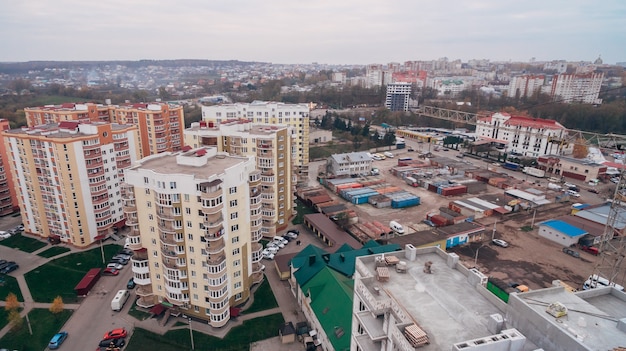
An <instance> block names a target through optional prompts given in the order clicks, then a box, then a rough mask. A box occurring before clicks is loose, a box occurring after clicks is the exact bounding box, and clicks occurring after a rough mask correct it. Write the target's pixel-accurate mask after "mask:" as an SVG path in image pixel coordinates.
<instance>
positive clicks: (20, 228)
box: [15, 224, 24, 232]
mask: <svg viewBox="0 0 626 351" xmlns="http://www.w3.org/2000/svg"><path fill="white" fill-rule="evenodd" d="M15 229H17V230H19V231H20V232H23V231H24V226H23V225H21V224H20V225H18V226H17V227H15Z"/></svg>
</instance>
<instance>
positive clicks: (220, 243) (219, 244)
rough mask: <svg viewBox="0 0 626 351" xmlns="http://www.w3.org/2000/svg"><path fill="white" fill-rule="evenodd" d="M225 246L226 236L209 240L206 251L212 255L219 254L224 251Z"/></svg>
mask: <svg viewBox="0 0 626 351" xmlns="http://www.w3.org/2000/svg"><path fill="white" fill-rule="evenodd" d="M225 247H226V244H225V243H224V238H220V240H214V241H208V242H207V245H206V251H207V253H208V254H210V255H214V254H219V253H220V252H223V251H224V248H225Z"/></svg>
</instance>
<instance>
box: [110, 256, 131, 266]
mask: <svg viewBox="0 0 626 351" xmlns="http://www.w3.org/2000/svg"><path fill="white" fill-rule="evenodd" d="M109 262H110V263H119V264H121V265H124V266H125V265H127V264H128V260H127V259H125V258H122V257H113V258H112V259H111V261H109Z"/></svg>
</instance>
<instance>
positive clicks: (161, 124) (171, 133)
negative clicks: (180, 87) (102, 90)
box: [24, 102, 185, 157]
mask: <svg viewBox="0 0 626 351" xmlns="http://www.w3.org/2000/svg"><path fill="white" fill-rule="evenodd" d="M24 112H25V114H26V122H27V123H28V126H29V127H35V126H38V125H42V124H49V123H60V122H63V121H80V122H85V123H88V122H112V123H118V124H134V125H136V126H137V127H138V130H139V138H140V149H139V152H140V155H141V157H146V156H149V155H154V154H157V153H160V152H166V151H179V150H181V149H182V147H183V144H182V138H183V129H184V128H185V115H184V112H183V107H182V106H181V105H175V104H168V103H163V102H150V103H127V104H123V105H110V104H105V105H103V104H94V103H82V104H79V103H64V104H60V105H46V106H40V107H27V108H25V109H24Z"/></svg>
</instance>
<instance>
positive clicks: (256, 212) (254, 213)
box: [250, 202, 261, 223]
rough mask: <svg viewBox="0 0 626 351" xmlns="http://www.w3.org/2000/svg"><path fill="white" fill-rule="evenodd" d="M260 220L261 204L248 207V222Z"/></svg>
mask: <svg viewBox="0 0 626 351" xmlns="http://www.w3.org/2000/svg"><path fill="white" fill-rule="evenodd" d="M259 219H261V202H259V203H258V204H256V205H254V207H253V206H250V222H251V223H252V222H256V221H258V220H259Z"/></svg>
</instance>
